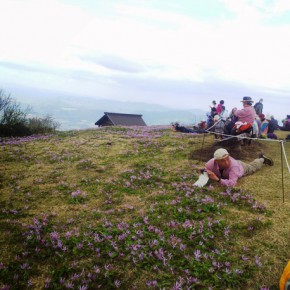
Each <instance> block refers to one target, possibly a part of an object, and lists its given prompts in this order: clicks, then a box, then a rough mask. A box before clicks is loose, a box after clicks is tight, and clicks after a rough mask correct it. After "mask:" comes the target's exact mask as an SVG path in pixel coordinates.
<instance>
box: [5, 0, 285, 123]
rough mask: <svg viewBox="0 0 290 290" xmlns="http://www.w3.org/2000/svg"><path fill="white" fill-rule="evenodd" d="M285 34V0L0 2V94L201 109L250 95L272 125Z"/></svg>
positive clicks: (279, 101)
mask: <svg viewBox="0 0 290 290" xmlns="http://www.w3.org/2000/svg"><path fill="white" fill-rule="evenodd" d="M289 35H290V1H289V0H253V1H247V0H188V1H187V0H174V1H173V0H152V1H151V0H144V1H142V0H139V1H137V0H135V1H133V0H132V1H130V0H114V1H113V0H0V39H1V43H0V89H4V90H5V91H6V92H8V93H11V95H12V97H13V96H15V97H17V94H18V95H19V92H20V93H21V89H23V90H24V89H26V90H27V89H28V90H29V91H30V92H31V95H33V94H35V93H36V92H39V90H48V91H50V90H51V92H52V93H53V94H56V93H57V92H59V93H68V94H71V95H85V96H91V97H95V98H101V99H116V100H122V101H132V102H146V103H153V104H162V105H165V106H169V107H172V108H179V109H191V108H199V109H204V110H207V109H208V106H209V105H210V103H211V101H212V100H213V99H215V100H216V101H219V100H221V99H223V100H225V105H226V106H227V109H229V110H230V109H231V108H233V107H234V106H237V107H241V103H240V100H241V99H242V98H243V96H252V98H253V99H254V101H258V100H259V99H260V98H263V99H264V112H265V113H270V114H273V115H275V116H277V118H282V117H284V116H285V115H286V114H290V98H289V96H290V79H289V69H290V55H289V54H290V37H289ZM39 98H41V95H40V96H39ZM32 105H33V104H32ZM80 105H81V104H80Z"/></svg>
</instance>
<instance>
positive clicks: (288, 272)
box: [279, 261, 290, 290]
mask: <svg viewBox="0 0 290 290" xmlns="http://www.w3.org/2000/svg"><path fill="white" fill-rule="evenodd" d="M279 286H280V290H289V289H290V261H289V262H288V264H287V265H286V267H285V269H284V271H283V273H282V276H281V278H280V282H279Z"/></svg>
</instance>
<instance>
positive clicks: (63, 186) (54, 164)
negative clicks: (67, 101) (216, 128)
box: [0, 127, 290, 290]
mask: <svg viewBox="0 0 290 290" xmlns="http://www.w3.org/2000/svg"><path fill="white" fill-rule="evenodd" d="M285 133H286V132H278V135H279V137H281V138H284V137H285V135H286V134H285ZM260 142H263V141H257V142H256V143H259V144H253V145H251V146H247V147H243V148H242V150H241V151H240V152H239V158H240V159H241V160H244V161H249V160H250V159H251V158H252V156H254V155H255V154H256V153H257V154H258V152H256V153H255V152H254V151H255V150H258V149H259V150H260V149H261V148H262V149H263V151H264V153H265V154H269V155H270V156H271V157H273V159H274V162H275V166H273V167H265V168H263V170H261V171H259V172H257V173H255V174H254V175H252V176H248V177H246V178H242V179H241V180H239V183H238V186H237V187H236V188H233V189H226V188H222V187H220V186H218V184H216V183H213V184H212V185H210V186H208V187H206V188H202V189H200V188H196V187H194V186H193V183H194V182H195V180H196V179H197V178H198V168H199V167H202V166H203V164H204V162H203V161H201V160H207V159H208V158H209V156H211V155H212V153H213V151H214V150H215V149H216V147H215V146H214V138H213V136H206V137H205V138H203V136H194V135H192V134H182V133H174V132H172V131H171V130H169V129H168V128H162V127H159V128H158V127H144V128H124V127H112V128H102V129H96V130H85V131H69V132H60V133H59V134H56V135H54V136H49V137H47V138H35V139H30V140H23V139H22V140H21V139H20V140H14V141H13V142H10V143H6V144H2V146H1V155H0V167H1V168H0V169H1V171H0V189H1V198H0V204H1V211H0V226H1V227H0V246H1V249H2V251H1V254H0V255H1V256H0V289H8V288H9V289H83V290H84V289H278V282H279V278H280V275H281V273H282V271H283V268H284V266H285V265H286V262H287V261H288V259H289V251H288V249H289V246H290V239H289V238H290V236H289V233H290V231H289V227H290V226H289V222H288V216H289V214H288V213H289V208H290V203H289V192H288V191H287V189H288V188H289V178H288V174H289V173H288V171H287V168H286V167H285V163H284V202H283V196H282V187H281V177H282V175H281V148H280V144H279V143H273V142H272V143H270V142H267V143H266V142H265V143H263V144H260ZM257 148H258V149H257ZM285 150H286V154H288V152H289V146H288V143H285ZM248 152H249V153H248ZM250 153H251V154H252V155H251V154H250ZM194 156H197V157H194Z"/></svg>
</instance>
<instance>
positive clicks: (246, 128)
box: [234, 122, 253, 134]
mask: <svg viewBox="0 0 290 290" xmlns="http://www.w3.org/2000/svg"><path fill="white" fill-rule="evenodd" d="M239 123H240V122H236V123H235V125H234V128H235V131H236V133H238V134H241V133H250V132H251V131H252V130H253V126H252V124H249V123H244V124H242V125H241V124H239Z"/></svg>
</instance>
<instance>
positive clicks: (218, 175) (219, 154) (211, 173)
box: [205, 148, 274, 186]
mask: <svg viewBox="0 0 290 290" xmlns="http://www.w3.org/2000/svg"><path fill="white" fill-rule="evenodd" d="M263 164H267V165H270V166H273V165H274V162H273V160H272V159H271V158H269V157H266V156H265V155H264V154H262V153H261V154H259V158H257V159H255V160H254V161H252V162H251V163H249V164H247V163H244V162H242V161H240V160H236V159H234V158H233V157H231V156H230V154H229V152H228V151H227V150H226V149H223V148H220V149H217V150H216V151H215V152H214V157H213V158H212V159H210V160H209V161H208V162H207V163H206V164H205V168H206V172H207V175H208V177H209V179H211V180H213V181H217V182H219V183H220V184H221V185H224V186H235V185H236V184H237V181H238V179H239V178H241V177H242V176H246V175H249V174H252V173H254V172H256V171H257V170H259V169H261V168H262V166H263Z"/></svg>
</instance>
